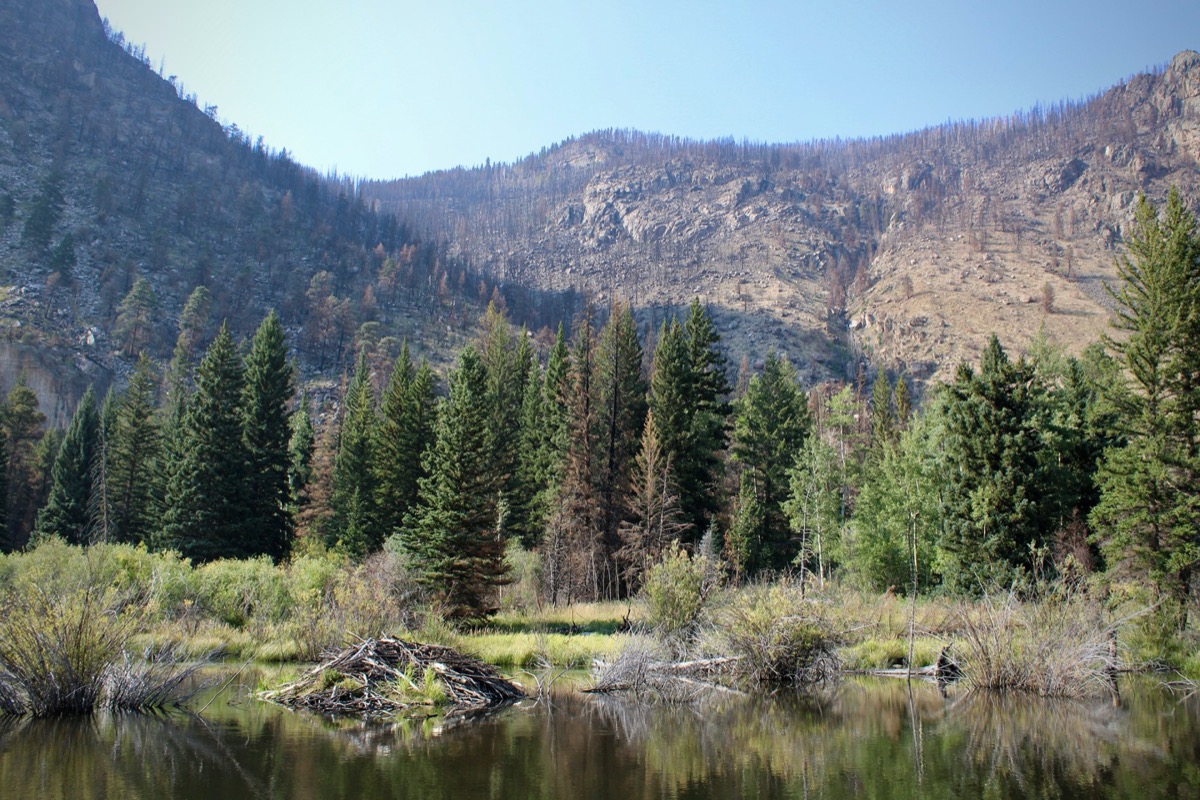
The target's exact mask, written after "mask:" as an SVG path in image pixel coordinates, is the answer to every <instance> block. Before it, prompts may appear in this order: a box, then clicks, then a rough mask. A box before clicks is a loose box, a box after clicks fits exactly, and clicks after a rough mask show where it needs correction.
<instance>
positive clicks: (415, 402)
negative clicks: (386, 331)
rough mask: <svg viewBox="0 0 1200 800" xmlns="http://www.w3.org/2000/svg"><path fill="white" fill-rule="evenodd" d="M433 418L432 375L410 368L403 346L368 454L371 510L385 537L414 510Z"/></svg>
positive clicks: (425, 366) (425, 368)
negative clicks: (372, 486) (372, 483)
mask: <svg viewBox="0 0 1200 800" xmlns="http://www.w3.org/2000/svg"><path fill="white" fill-rule="evenodd" d="M436 414H437V399H436V397H435V394H434V377H433V370H432V369H431V368H430V367H429V364H428V363H427V362H425V361H422V362H421V366H420V367H419V368H414V367H413V363H412V358H411V356H410V355H409V351H408V343H407V342H405V343H404V344H403V346H402V347H401V349H400V355H399V357H398V358H397V359H396V364H395V366H394V367H393V368H392V376H391V379H390V380H389V381H388V387H387V391H386V392H384V395H383V403H382V405H381V406H380V409H379V424H378V426H377V428H376V430H375V443H374V449H373V452H372V457H373V458H374V460H375V461H374V470H375V486H376V489H375V493H376V494H375V496H376V501H375V507H376V508H377V510H378V515H379V527H380V529H381V530H382V532H383V535H384V536H391V535H393V534H395V533H396V532H397V531H399V530H400V528H401V527H403V525H404V518H405V516H406V515H407V514H408V513H409V512H410V511H412V509H413V508H414V507H415V505H416V501H417V488H418V485H419V481H420V479H421V478H423V477H425V470H424V467H423V466H422V460H423V458H424V456H425V451H426V450H428V449H429V448H430V447H431V446H432V444H433V437H434V434H435V428H436V424H437V417H436Z"/></svg>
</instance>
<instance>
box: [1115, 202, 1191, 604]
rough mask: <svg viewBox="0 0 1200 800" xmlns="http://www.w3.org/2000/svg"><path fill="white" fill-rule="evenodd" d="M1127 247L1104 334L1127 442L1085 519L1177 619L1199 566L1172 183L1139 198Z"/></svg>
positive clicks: (1185, 267) (1184, 242)
mask: <svg viewBox="0 0 1200 800" xmlns="http://www.w3.org/2000/svg"><path fill="white" fill-rule="evenodd" d="M1128 250H1129V255H1124V256H1122V257H1120V258H1119V259H1118V260H1117V271H1118V274H1119V275H1120V277H1121V285H1120V286H1119V287H1118V288H1117V289H1116V290H1115V291H1114V293H1113V296H1114V299H1115V300H1116V303H1117V312H1116V316H1115V318H1114V320H1113V326H1114V327H1115V328H1116V329H1117V330H1118V331H1120V332H1122V334H1124V336H1123V337H1122V338H1114V339H1110V340H1108V342H1107V343H1108V346H1109V348H1110V349H1111V350H1112V352H1113V353H1114V354H1115V356H1116V358H1117V360H1118V361H1119V362H1120V363H1121V364H1122V366H1123V367H1124V368H1125V373H1126V375H1127V380H1128V385H1127V389H1126V391H1123V392H1119V393H1115V398H1114V399H1115V401H1116V402H1117V407H1118V409H1119V411H1120V420H1121V423H1122V433H1123V434H1124V437H1125V439H1126V441H1127V443H1126V444H1125V445H1124V446H1122V447H1112V448H1110V449H1109V450H1108V451H1107V453H1106V454H1105V457H1104V462H1103V464H1102V466H1101V469H1100V472H1099V476H1098V481H1099V484H1100V486H1101V489H1102V494H1101V499H1100V502H1099V504H1098V505H1097V506H1096V509H1095V511H1094V512H1093V513H1092V517H1091V519H1092V523H1093V524H1094V525H1095V526H1096V529H1097V537H1098V539H1099V541H1100V542H1101V545H1102V548H1103V551H1104V553H1105V556H1106V558H1107V560H1108V562H1109V566H1110V568H1112V569H1114V570H1116V571H1118V572H1119V573H1125V574H1128V575H1131V576H1133V577H1135V578H1137V579H1141V580H1148V581H1150V582H1151V583H1152V584H1153V585H1157V586H1160V587H1161V588H1162V590H1163V592H1164V594H1165V595H1166V596H1167V597H1168V598H1170V599H1171V600H1172V601H1174V603H1175V608H1176V613H1178V614H1179V624H1180V625H1182V624H1183V623H1184V621H1185V620H1186V611H1184V609H1186V607H1187V603H1188V601H1189V599H1190V595H1191V592H1192V584H1193V579H1194V576H1195V575H1196V573H1197V571H1198V569H1200V533H1198V531H1200V435H1198V432H1197V425H1198V424H1200V421H1198V420H1200V391H1198V389H1197V386H1198V384H1200V369H1198V367H1200V354H1198V353H1197V352H1196V351H1197V350H1198V349H1200V234H1198V233H1197V227H1196V218H1195V216H1194V215H1193V214H1192V213H1191V212H1189V211H1188V210H1187V208H1186V207H1185V205H1184V203H1183V200H1182V198H1181V197H1180V195H1179V193H1178V192H1177V191H1176V190H1174V189H1173V190H1172V191H1171V193H1170V195H1169V196H1168V198H1167V203H1166V206H1165V207H1164V208H1163V210H1162V212H1161V213H1160V212H1158V211H1157V210H1156V209H1155V207H1154V206H1153V205H1152V204H1151V203H1150V202H1149V201H1148V200H1146V198H1145V197H1141V198H1140V199H1139V201H1138V205H1137V209H1136V213H1135V221H1134V226H1133V230H1132V232H1131V235H1130V237H1129V239H1128Z"/></svg>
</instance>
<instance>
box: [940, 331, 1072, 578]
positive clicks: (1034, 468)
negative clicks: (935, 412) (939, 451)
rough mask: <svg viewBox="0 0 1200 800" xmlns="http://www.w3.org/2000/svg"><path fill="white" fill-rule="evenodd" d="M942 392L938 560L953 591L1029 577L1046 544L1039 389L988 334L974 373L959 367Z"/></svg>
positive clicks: (1027, 369)
mask: <svg viewBox="0 0 1200 800" xmlns="http://www.w3.org/2000/svg"><path fill="white" fill-rule="evenodd" d="M947 391H948V392H949V399H948V401H947V403H948V404H947V431H946V443H945V446H946V456H947V459H948V462H949V464H950V481H949V485H948V486H947V487H946V535H945V537H944V539H943V541H942V562H943V564H944V567H945V576H946V580H947V582H948V583H949V584H950V585H951V586H952V587H954V588H955V589H957V590H959V591H975V592H977V591H979V590H981V589H987V588H989V587H990V584H992V583H993V582H996V583H999V584H1001V585H1007V584H1009V583H1011V582H1012V581H1013V580H1014V579H1015V578H1017V577H1019V576H1021V575H1023V574H1029V573H1030V572H1031V570H1032V567H1033V566H1034V562H1035V560H1036V559H1038V558H1039V556H1038V552H1040V551H1041V550H1043V549H1045V548H1047V547H1048V539H1049V533H1050V530H1049V528H1050V527H1051V525H1050V524H1049V520H1050V515H1049V514H1048V513H1047V512H1048V507H1047V504H1046V502H1045V497H1044V493H1045V491H1046V489H1047V488H1048V487H1047V483H1048V481H1047V479H1046V476H1045V474H1044V472H1043V470H1042V465H1043V464H1044V460H1043V457H1042V452H1041V437H1040V432H1039V430H1038V423H1039V420H1040V415H1041V402H1042V399H1041V392H1040V387H1039V386H1038V385H1037V382H1036V380H1035V376H1034V375H1033V370H1032V369H1031V368H1030V367H1029V365H1028V364H1027V363H1026V362H1025V361H1024V359H1021V360H1019V361H1017V362H1016V363H1013V362H1012V361H1010V360H1009V358H1008V355H1007V354H1006V353H1005V352H1004V349H1003V348H1002V347H1001V346H1000V342H999V340H998V339H997V338H996V337H995V336H994V335H993V336H992V338H991V340H990V342H989V343H988V346H987V347H986V348H985V349H984V352H983V356H982V358H981V359H980V367H979V372H978V373H976V372H975V371H974V370H973V369H972V368H971V367H970V366H969V365H967V364H965V363H964V364H962V365H960V366H959V369H958V373H957V375H956V377H955V380H954V383H953V384H951V385H950V386H949V388H948V390H947Z"/></svg>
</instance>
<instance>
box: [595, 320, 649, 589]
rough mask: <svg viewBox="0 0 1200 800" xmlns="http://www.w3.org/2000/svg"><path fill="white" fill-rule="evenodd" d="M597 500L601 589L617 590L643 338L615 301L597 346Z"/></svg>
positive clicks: (640, 408) (640, 405)
mask: <svg viewBox="0 0 1200 800" xmlns="http://www.w3.org/2000/svg"><path fill="white" fill-rule="evenodd" d="M596 382H597V394H596V397H597V401H598V402H597V415H596V422H597V444H598V446H599V451H598V452H597V459H598V463H597V469H596V480H597V500H598V501H599V503H600V508H599V515H598V519H597V521H598V523H599V526H600V530H599V539H600V541H599V543H598V546H599V549H600V558H602V559H603V561H604V571H605V575H606V577H605V580H604V584H605V588H604V594H605V595H606V596H609V597H614V596H617V595H620V594H622V588H621V586H620V577H621V571H620V570H619V569H618V566H617V564H616V553H617V551H618V550H619V549H620V547H621V538H620V535H619V531H620V528H621V524H622V523H623V522H626V521H628V520H629V519H630V518H631V517H632V514H633V509H632V508H631V502H632V499H633V498H632V492H633V485H632V484H633V468H634V462H635V459H636V458H637V454H638V448H639V443H640V436H641V433H642V431H643V428H644V427H645V420H646V382H645V380H644V379H643V377H642V344H641V342H640V341H639V340H638V332H637V324H636V323H635V322H634V321H633V313H632V312H631V311H630V309H629V306H628V305H625V304H622V303H620V302H614V303H613V305H612V308H611V313H610V314H609V318H608V323H607V324H606V325H605V326H604V329H603V330H602V331H601V332H600V338H599V341H598V343H597V346H596Z"/></svg>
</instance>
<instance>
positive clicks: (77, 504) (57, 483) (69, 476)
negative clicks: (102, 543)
mask: <svg viewBox="0 0 1200 800" xmlns="http://www.w3.org/2000/svg"><path fill="white" fill-rule="evenodd" d="M99 435H100V416H99V411H98V409H97V408H96V394H95V392H93V391H92V389H91V387H88V390H87V392H85V393H84V395H83V398H82V399H81V400H80V401H79V405H78V406H77V407H76V409H75V414H74V415H73V416H72V417H71V424H70V425H69V426H68V427H67V434H66V436H65V438H64V439H63V442H62V446H61V447H60V448H59V451H58V455H57V456H56V457H55V459H54V467H53V468H52V470H51V473H50V474H51V484H50V496H49V498H48V500H47V501H46V505H45V506H44V507H43V508H42V510H41V511H40V512H39V513H38V517H37V526H36V528H35V529H34V534H35V536H36V537H38V538H44V537H47V536H61V537H63V538H64V539H66V540H67V541H69V542H72V543H75V544H82V543H87V542H89V541H91V534H92V524H91V523H92V520H91V519H90V518H89V515H88V509H89V507H90V506H91V502H90V501H91V495H92V468H93V465H94V463H95V458H96V453H97V447H98V445H99Z"/></svg>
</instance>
